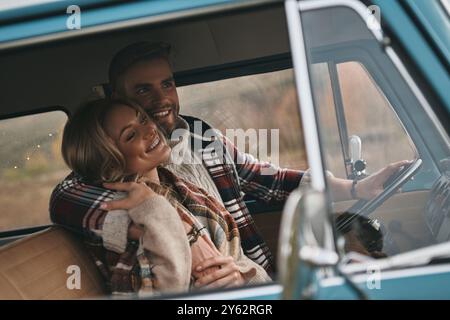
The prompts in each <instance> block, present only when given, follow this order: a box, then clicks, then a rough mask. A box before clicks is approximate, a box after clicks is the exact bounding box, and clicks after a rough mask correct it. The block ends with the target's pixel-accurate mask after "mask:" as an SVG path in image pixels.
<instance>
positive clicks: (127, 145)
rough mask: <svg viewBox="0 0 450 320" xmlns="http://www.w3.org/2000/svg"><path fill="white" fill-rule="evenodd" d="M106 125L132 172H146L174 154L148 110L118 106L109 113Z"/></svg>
mask: <svg viewBox="0 0 450 320" xmlns="http://www.w3.org/2000/svg"><path fill="white" fill-rule="evenodd" d="M106 127H107V130H106V131H107V133H108V135H109V136H110V137H111V138H112V139H113V140H114V141H115V143H116V145H117V148H118V149H119V151H120V152H121V153H122V154H123V156H124V160H125V163H126V171H127V173H128V174H135V173H139V174H144V173H146V172H148V171H150V170H152V169H154V168H156V167H157V166H158V165H160V164H162V163H164V162H165V161H167V159H168V158H169V156H170V148H169V146H168V145H167V144H166V143H165V141H164V138H163V137H162V136H161V134H162V133H161V132H160V131H159V130H158V128H157V126H156V124H155V123H154V122H153V121H152V120H151V119H149V118H148V116H147V114H146V113H145V112H144V111H138V110H135V109H133V108H131V107H129V106H124V105H119V106H115V107H114V108H113V109H112V110H111V112H110V113H109V114H108V116H107V121H106Z"/></svg>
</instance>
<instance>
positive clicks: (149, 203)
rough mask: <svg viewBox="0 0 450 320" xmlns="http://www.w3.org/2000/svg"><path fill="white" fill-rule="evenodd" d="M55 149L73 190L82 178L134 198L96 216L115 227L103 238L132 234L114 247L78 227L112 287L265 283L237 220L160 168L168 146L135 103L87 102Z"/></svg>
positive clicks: (66, 220)
mask: <svg viewBox="0 0 450 320" xmlns="http://www.w3.org/2000/svg"><path fill="white" fill-rule="evenodd" d="M62 154H63V157H64V160H65V162H66V163H67V165H68V166H69V167H70V168H71V169H72V170H73V172H74V173H73V175H74V176H75V177H74V178H75V179H78V180H79V181H81V182H82V183H81V184H80V190H79V192H82V191H83V190H81V189H82V188H83V182H85V183H86V184H90V185H92V184H97V185H98V186H99V190H100V187H106V188H109V189H113V190H117V191H120V192H123V194H122V195H121V194H120V193H114V196H112V195H111V193H108V194H105V197H104V199H105V202H106V201H107V200H116V201H117V199H118V198H120V197H121V196H123V195H125V193H126V194H127V197H128V198H133V199H134V203H139V204H140V205H139V206H137V207H134V208H128V209H129V210H116V211H114V212H110V214H108V216H107V217H108V218H107V219H108V220H107V221H106V219H105V220H104V221H100V222H98V223H100V224H110V225H114V226H115V228H116V230H117V232H116V233H112V234H111V232H110V233H109V235H108V237H110V238H114V236H115V235H117V237H124V235H125V236H128V237H130V238H135V239H136V240H137V241H136V242H131V243H129V244H128V245H127V246H126V248H119V247H116V246H114V245H113V244H114V243H115V240H114V239H109V241H107V239H106V235H103V237H102V236H101V235H100V237H98V236H99V235H98V234H97V235H96V234H95V233H96V232H93V231H92V230H95V227H94V228H93V227H92V225H89V227H86V224H83V226H82V227H83V228H84V229H85V230H84V231H85V239H86V240H87V241H86V243H87V245H88V249H89V250H90V251H91V253H92V256H93V257H94V259H95V260H96V264H97V265H98V266H99V268H100V270H101V271H102V273H103V274H104V276H105V277H106V280H107V284H108V288H109V290H110V291H111V292H113V293H127V292H141V293H146V292H150V293H152V292H155V291H156V292H180V291H185V290H189V289H191V288H194V287H196V286H199V284H201V286H202V287H208V286H207V285H206V286H205V284H208V283H211V285H213V286H214V287H217V286H220V287H229V286H236V285H243V284H246V283H259V282H264V281H270V277H269V276H268V274H267V273H266V271H265V270H264V269H263V268H262V267H261V266H259V265H258V264H257V263H255V262H253V261H252V260H250V259H249V258H247V257H246V256H245V255H244V253H243V250H242V247H241V242H240V236H239V231H238V228H237V225H236V223H235V222H234V220H233V218H232V217H231V215H230V213H229V212H228V211H227V210H226V209H225V208H224V207H223V205H222V204H220V203H219V202H218V201H217V200H216V199H215V198H214V197H213V196H210V195H208V194H207V192H206V191H204V190H203V189H201V188H199V187H197V186H195V185H193V184H191V183H189V182H187V181H185V180H183V179H180V178H178V177H177V176H175V175H174V174H173V173H172V172H171V171H169V170H167V169H164V168H162V167H161V165H162V164H164V163H165V162H166V161H167V160H168V158H169V155H170V148H169V146H168V144H167V142H166V140H165V138H164V136H163V134H162V133H161V131H160V130H158V128H157V126H156V125H155V123H154V122H153V121H151V120H150V119H149V118H148V116H147V114H146V113H145V112H144V111H143V110H142V109H141V108H140V107H139V106H138V105H136V104H134V103H132V102H130V101H125V100H98V101H94V102H91V103H88V104H87V105H85V106H84V107H82V108H81V109H80V110H79V111H78V112H77V113H76V114H75V115H74V116H73V117H72V118H71V119H70V120H69V121H68V123H67V124H66V126H65V128H64V135H63V145H62ZM55 192H57V191H55ZM96 196H97V195H96ZM95 206H100V208H103V206H104V204H102V203H99V202H96V204H95ZM92 209H93V210H87V211H83V212H84V213H83V215H85V216H83V217H82V219H81V220H83V221H95V217H92V216H93V215H95V214H96V212H98V210H97V209H98V207H96V208H92ZM51 211H52V210H51ZM57 212H60V213H58V214H52V220H53V221H54V222H56V223H59V224H62V225H65V226H67V227H69V228H73V227H74V225H73V223H72V221H73V220H75V219H71V217H70V216H65V215H64V213H63V212H64V211H63V210H57ZM129 217H130V218H131V220H132V221H133V222H134V223H135V224H137V225H141V226H143V227H144V232H143V234H139V233H138V232H137V235H136V234H134V235H133V234H131V233H132V232H131V231H132V228H129V224H130V220H129ZM93 223H94V224H95V223H96V222H93ZM90 224H92V223H90ZM75 227H76V226H75ZM109 229H110V230H111V228H109ZM113 229H114V228H113ZM130 230H131V231H130ZM99 232H101V231H99ZM98 239H102V240H100V241H99V240H98ZM120 242H121V241H117V243H120ZM212 273H215V275H214V277H213V276H212V275H211V274H212ZM217 279H218V280H217ZM213 280H215V281H213Z"/></svg>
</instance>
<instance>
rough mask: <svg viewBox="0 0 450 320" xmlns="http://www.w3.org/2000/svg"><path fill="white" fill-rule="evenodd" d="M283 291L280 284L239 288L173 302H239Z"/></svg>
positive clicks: (186, 297)
mask: <svg viewBox="0 0 450 320" xmlns="http://www.w3.org/2000/svg"><path fill="white" fill-rule="evenodd" d="M282 291H283V287H282V286H281V285H279V284H271V285H267V286H263V287H257V288H237V289H236V290H232V291H226V292H217V293H204V294H196V295H187V296H182V297H179V298H174V299H173V300H237V299H244V298H250V297H251V298H253V299H254V298H255V297H261V296H266V295H280V296H281V293H282Z"/></svg>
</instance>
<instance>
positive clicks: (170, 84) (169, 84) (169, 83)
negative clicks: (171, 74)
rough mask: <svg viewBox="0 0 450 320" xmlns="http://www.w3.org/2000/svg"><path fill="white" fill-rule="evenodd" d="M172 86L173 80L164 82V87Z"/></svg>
mask: <svg viewBox="0 0 450 320" xmlns="http://www.w3.org/2000/svg"><path fill="white" fill-rule="evenodd" d="M172 86H173V83H172V82H164V83H163V88H164V89H168V88H171V87H172Z"/></svg>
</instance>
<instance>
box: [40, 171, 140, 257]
mask: <svg viewBox="0 0 450 320" xmlns="http://www.w3.org/2000/svg"><path fill="white" fill-rule="evenodd" d="M115 198H117V196H116V194H115V192H113V191H111V190H108V189H105V188H102V187H97V186H92V185H88V184H86V183H83V182H81V181H80V179H79V178H78V177H77V176H76V175H75V174H73V173H72V174H70V175H69V176H68V177H66V178H65V179H64V181H62V182H61V183H60V184H58V185H57V186H56V187H55V189H54V190H53V192H52V195H51V197H50V206H49V210H50V218H51V220H52V221H53V222H54V223H56V224H60V225H63V226H64V227H66V228H68V229H71V230H73V231H75V232H78V233H82V234H84V235H87V236H89V237H91V238H95V239H97V240H99V239H100V240H101V241H102V242H103V246H104V247H105V248H106V249H108V250H112V251H115V252H117V253H122V252H124V251H125V248H126V245H127V242H128V239H127V236H128V235H131V236H134V235H135V230H134V228H133V226H132V225H130V218H129V217H128V213H127V212H126V211H124V210H114V211H107V210H103V209H101V208H100V205H101V204H102V203H103V202H105V201H109V200H112V199H115ZM129 228H130V230H129Z"/></svg>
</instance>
